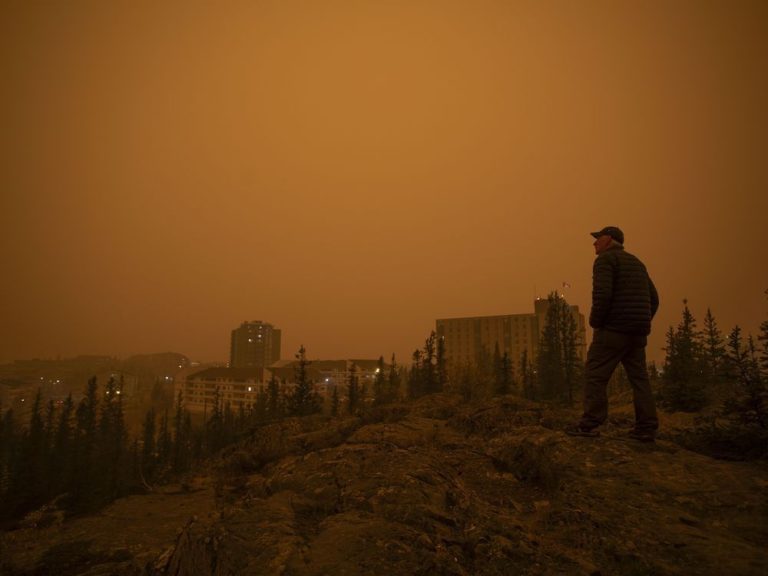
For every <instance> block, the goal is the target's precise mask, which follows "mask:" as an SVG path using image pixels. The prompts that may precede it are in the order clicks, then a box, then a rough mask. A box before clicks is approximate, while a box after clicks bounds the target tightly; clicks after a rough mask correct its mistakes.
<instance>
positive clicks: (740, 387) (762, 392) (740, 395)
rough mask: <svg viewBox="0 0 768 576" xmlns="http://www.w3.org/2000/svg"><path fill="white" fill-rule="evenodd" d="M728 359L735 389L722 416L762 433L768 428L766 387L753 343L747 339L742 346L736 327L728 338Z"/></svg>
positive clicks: (767, 391)
mask: <svg viewBox="0 0 768 576" xmlns="http://www.w3.org/2000/svg"><path fill="white" fill-rule="evenodd" d="M728 359H729V363H730V365H731V367H732V373H731V376H732V377H733V378H734V379H735V380H736V382H737V389H736V393H735V394H734V395H733V396H732V397H731V398H730V399H729V400H728V401H726V403H725V407H724V413H725V414H727V415H729V416H731V417H733V418H736V419H737V420H738V421H739V422H740V423H741V424H744V425H757V426H759V427H760V428H761V429H763V430H765V429H766V428H767V427H768V386H766V382H765V381H764V380H763V378H762V375H761V374H760V366H759V363H758V358H757V353H756V348H755V345H754V340H753V339H752V338H751V337H750V338H749V340H748V342H747V345H746V346H745V345H744V344H743V342H742V337H741V329H740V328H739V327H738V326H736V327H734V329H733V330H732V331H731V334H730V336H729V337H728Z"/></svg>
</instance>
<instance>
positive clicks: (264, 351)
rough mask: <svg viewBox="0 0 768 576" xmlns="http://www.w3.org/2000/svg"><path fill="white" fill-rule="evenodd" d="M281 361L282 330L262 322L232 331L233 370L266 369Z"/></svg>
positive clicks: (247, 323)
mask: <svg viewBox="0 0 768 576" xmlns="http://www.w3.org/2000/svg"><path fill="white" fill-rule="evenodd" d="M278 360H280V330H278V329H277V328H275V327H274V326H272V324H268V323H266V322H262V321H261V320H254V321H252V322H243V323H242V324H241V325H240V327H239V328H235V329H234V330H232V345H231V348H230V354H229V365H230V367H231V368H265V367H267V366H269V365H270V364H272V363H273V362H277V361H278Z"/></svg>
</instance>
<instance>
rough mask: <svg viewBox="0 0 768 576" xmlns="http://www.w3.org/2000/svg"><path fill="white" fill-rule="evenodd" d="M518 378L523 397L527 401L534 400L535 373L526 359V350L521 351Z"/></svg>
mask: <svg viewBox="0 0 768 576" xmlns="http://www.w3.org/2000/svg"><path fill="white" fill-rule="evenodd" d="M520 378H521V385H522V388H523V397H524V398H527V399H528V400H535V399H536V371H535V370H534V368H533V365H532V364H531V361H530V359H529V358H528V350H525V349H524V350H523V353H522V354H521V355H520Z"/></svg>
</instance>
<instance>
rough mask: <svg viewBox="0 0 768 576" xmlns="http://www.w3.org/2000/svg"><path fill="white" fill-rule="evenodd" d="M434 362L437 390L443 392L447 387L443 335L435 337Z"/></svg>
mask: <svg viewBox="0 0 768 576" xmlns="http://www.w3.org/2000/svg"><path fill="white" fill-rule="evenodd" d="M433 334H434V332H433ZM435 362H436V365H435V369H436V377H437V391H438V392H443V391H445V390H446V389H447V388H448V362H447V360H446V358H445V336H440V337H439V338H437V351H436V353H435Z"/></svg>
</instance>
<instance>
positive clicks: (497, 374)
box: [493, 343, 512, 396]
mask: <svg viewBox="0 0 768 576" xmlns="http://www.w3.org/2000/svg"><path fill="white" fill-rule="evenodd" d="M493 359H494V361H493V363H494V393H495V394H496V395H497V396H503V395H505V394H509V393H511V392H512V362H511V361H510V359H509V354H508V353H507V351H506V350H505V351H504V354H503V355H501V354H499V345H498V343H497V344H496V349H495V350H494V354H493Z"/></svg>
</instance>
